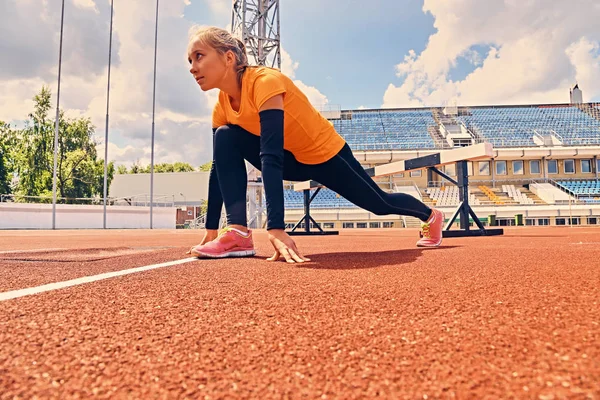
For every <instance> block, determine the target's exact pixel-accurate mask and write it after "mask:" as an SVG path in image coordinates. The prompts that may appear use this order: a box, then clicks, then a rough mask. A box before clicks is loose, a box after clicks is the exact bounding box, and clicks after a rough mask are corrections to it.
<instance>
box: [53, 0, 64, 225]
mask: <svg viewBox="0 0 600 400" xmlns="http://www.w3.org/2000/svg"><path fill="white" fill-rule="evenodd" d="M64 19H65V0H62V9H61V13H60V45H59V50H58V90H57V92H56V121H55V124H54V169H53V176H52V229H56V175H57V174H56V168H58V165H57V164H58V160H57V158H58V126H59V117H60V108H59V107H60V73H61V67H62V43H63V26H64Z"/></svg>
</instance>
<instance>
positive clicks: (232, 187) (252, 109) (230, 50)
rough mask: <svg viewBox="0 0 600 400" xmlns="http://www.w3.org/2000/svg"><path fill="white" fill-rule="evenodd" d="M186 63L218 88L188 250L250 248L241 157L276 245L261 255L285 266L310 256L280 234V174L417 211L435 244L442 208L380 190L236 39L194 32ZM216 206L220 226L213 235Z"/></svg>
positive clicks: (330, 130) (303, 103)
mask: <svg viewBox="0 0 600 400" xmlns="http://www.w3.org/2000/svg"><path fill="white" fill-rule="evenodd" d="M188 60H189V62H190V64H191V68H190V72H191V73H192V75H193V76H194V79H195V80H196V82H197V83H198V85H200V88H201V89H202V90H203V91H207V90H210V89H219V90H220V92H219V100H218V102H217V104H216V106H215V108H214V110H213V115H212V126H213V164H212V169H211V171H210V179H209V189H208V210H207V215H206V232H205V235H204V239H203V240H202V242H201V243H200V244H199V245H197V246H195V247H193V248H192V249H191V250H190V252H191V254H193V255H195V256H197V257H203V258H204V257H210V258H222V257H243V256H252V255H254V254H255V250H254V243H253V241H252V232H251V231H250V230H249V229H248V227H247V220H246V189H247V173H246V165H245V163H244V160H247V161H248V162H249V163H250V164H252V165H253V166H254V167H255V168H257V169H258V170H260V171H261V172H262V180H263V184H264V190H265V197H266V202H267V231H268V234H269V240H270V242H271V244H272V245H273V247H274V248H275V254H274V255H273V256H272V257H271V258H269V259H268V260H269V261H275V260H278V259H279V258H280V257H281V256H283V257H284V258H285V260H286V261H287V262H290V263H294V262H304V261H310V260H309V259H308V258H306V257H304V256H303V255H302V254H301V253H300V251H299V250H298V247H297V246H296V244H295V243H294V241H293V240H292V238H291V237H290V236H289V235H288V234H287V233H286V232H285V230H284V229H285V225H284V200H283V180H289V181H306V180H310V179H313V180H315V181H317V182H319V183H320V184H322V185H324V186H326V187H327V188H329V189H332V190H334V191H335V192H337V193H339V194H340V195H341V196H343V197H345V198H346V199H348V200H349V201H351V202H352V203H354V204H356V205H357V206H359V207H361V208H363V209H365V210H367V211H370V212H372V213H374V214H376V215H388V214H398V215H410V216H413V217H417V218H419V219H420V220H421V221H423V224H422V229H423V235H422V238H421V239H420V240H419V241H418V242H417V246H423V247H435V246H439V245H440V243H441V242H442V224H443V221H444V216H443V214H442V212H441V211H439V210H435V209H431V208H429V207H427V206H426V205H425V204H423V203H422V202H421V201H419V200H417V199H416V198H414V197H412V196H410V195H407V194H403V193H386V192H384V191H383V190H381V188H379V186H377V184H376V183H375V182H374V181H373V180H372V179H371V177H369V176H368V175H367V173H366V172H365V170H364V169H363V167H362V166H361V165H360V163H359V162H358V161H357V160H356V159H355V158H354V156H353V154H352V151H351V149H350V147H348V145H347V144H346V143H345V141H344V139H343V138H342V137H341V136H340V135H339V134H338V133H337V132H336V131H335V129H334V127H333V125H332V124H331V123H330V122H329V121H328V120H327V119H325V118H324V117H323V116H322V115H321V114H320V113H319V112H318V111H317V110H316V109H315V108H313V107H312V105H311V104H310V103H309V101H308V99H307V97H306V96H305V95H304V94H303V93H302V92H301V91H300V90H299V89H298V88H297V87H296V86H295V85H294V83H293V82H292V80H291V79H289V78H288V77H287V76H285V75H283V74H282V73H281V72H279V71H278V70H276V69H273V68H267V67H250V66H248V59H247V56H246V49H245V46H244V44H243V43H242V42H241V41H240V40H238V39H236V38H234V37H233V36H231V34H229V32H227V31H225V30H223V29H219V28H214V27H209V28H200V29H197V30H195V31H193V33H192V35H191V36H190V43H189V46H188ZM223 203H225V211H226V213H227V228H225V229H224V230H222V231H221V233H219V230H218V228H219V220H220V216H221V207H222V205H223Z"/></svg>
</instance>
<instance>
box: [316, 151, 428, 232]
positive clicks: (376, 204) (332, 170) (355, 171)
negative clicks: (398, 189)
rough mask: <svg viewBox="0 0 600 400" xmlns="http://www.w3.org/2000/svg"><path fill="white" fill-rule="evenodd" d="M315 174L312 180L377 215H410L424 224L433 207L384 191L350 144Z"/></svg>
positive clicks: (317, 166) (406, 196)
mask: <svg viewBox="0 0 600 400" xmlns="http://www.w3.org/2000/svg"><path fill="white" fill-rule="evenodd" d="M313 171H314V172H313V174H312V176H311V178H312V179H314V180H316V181H317V182H319V183H321V184H323V185H325V186H326V187H328V188H330V189H332V190H334V191H335V192H337V193H338V194H340V195H342V196H344V197H345V198H346V199H347V200H349V201H351V202H352V203H354V204H356V205H357V206H359V207H361V208H363V209H365V210H367V211H370V212H372V213H374V214H377V215H389V214H400V215H409V216H412V217H416V218H419V219H420V220H421V221H423V222H425V221H427V220H428V219H429V217H430V216H431V208H429V207H428V206H427V205H425V204H423V203H422V202H421V201H420V200H418V199H416V198H414V197H413V196H410V195H408V194H404V193H386V192H384V191H383V190H382V189H381V188H380V187H379V186H378V185H377V183H375V181H373V179H372V178H371V177H370V176H369V175H368V174H367V173H366V172H365V170H364V168H363V167H362V166H361V165H360V163H359V162H358V161H357V160H356V158H354V155H353V154H352V150H350V147H348V145H346V146H344V148H343V149H342V150H341V151H340V152H339V153H338V154H337V155H336V156H335V157H333V158H332V159H330V160H329V161H327V162H325V163H323V164H319V165H316V166H315V168H314V169H313Z"/></svg>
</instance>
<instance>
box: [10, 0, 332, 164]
mask: <svg viewBox="0 0 600 400" xmlns="http://www.w3.org/2000/svg"><path fill="white" fill-rule="evenodd" d="M206 2H207V4H208V5H209V6H210V8H211V10H212V11H213V12H225V10H226V11H227V13H229V12H230V11H229V10H230V9H229V8H230V7H231V1H230V0H220V1H219V0H206ZM189 4H190V1H188V0H172V1H169V2H166V1H165V2H161V3H160V10H159V36H158V59H157V84H156V115H155V161H156V162H157V163H159V162H176V161H184V162H189V163H191V164H192V165H195V166H197V165H200V164H201V163H204V162H205V161H206V160H208V159H209V158H210V153H211V151H212V146H211V134H212V132H211V114H212V109H213V106H214V104H215V102H216V101H217V94H218V92H217V91H216V90H213V91H209V92H202V91H201V90H200V89H199V88H198V86H197V85H196V84H195V83H194V81H193V79H192V78H191V76H190V74H189V70H188V68H189V66H188V65H187V61H186V58H185V51H186V48H187V37H188V30H189V27H190V26H191V25H192V22H191V21H188V20H186V19H185V17H184V15H185V12H184V11H185V7H186V6H187V5H189ZM2 7H3V8H4V9H5V11H6V12H5V13H2V14H1V15H0V51H3V52H5V53H6V54H8V53H10V54H11V57H10V59H9V62H8V63H6V64H4V65H3V68H2V70H1V71H0V120H6V121H19V120H24V119H26V118H27V114H28V113H29V112H31V111H32V109H33V101H32V98H33V97H34V96H35V94H37V93H38V92H39V90H40V89H41V87H42V85H47V86H48V87H49V88H50V90H51V91H52V93H53V96H56V88H57V73H58V68H57V63H58V44H59V32H60V29H59V28H60V2H50V1H43V2H41V4H40V2H39V1H21V0H8V1H7V2H5V3H3V6H2ZM155 11H156V10H155V8H154V7H149V6H148V4H147V1H146V0H128V1H123V2H115V8H114V20H113V29H114V31H113V48H112V65H111V88H110V109H109V113H110V126H109V159H110V160H114V161H116V162H117V164H126V165H131V164H132V163H133V162H135V161H136V160H139V161H140V162H142V163H145V164H147V163H149V162H150V143H151V131H152V85H153V62H154V21H155ZM109 23H110V1H107V0H100V1H94V0H67V4H66V5H65V30H64V43H63V63H62V76H61V97H60V106H61V108H62V109H64V110H65V111H66V113H67V116H69V117H77V116H86V117H90V118H91V120H92V122H93V124H94V125H95V127H96V136H97V140H98V142H100V143H101V144H100V145H99V147H98V153H99V154H100V156H101V157H103V155H104V144H103V141H104V133H105V129H106V127H105V119H106V100H107V99H106V89H107V72H108V71H107V61H108V39H109ZM24 32H26V33H27V35H24ZM3 38H4V39H3ZM8 38H10V39H8ZM282 55H283V57H282V61H283V65H282V69H283V70H284V73H286V74H287V75H289V76H291V78H292V79H294V78H295V73H296V70H297V69H298V66H299V63H298V62H296V61H293V60H292V58H291V56H290V55H289V54H288V53H287V52H285V50H283V51H282ZM32 60H35V62H32ZM295 83H296V84H297V85H298V86H299V87H300V89H301V90H303V91H304V92H305V94H306V95H307V96H308V98H309V99H310V100H311V102H313V104H326V103H327V97H326V96H325V95H324V94H322V93H321V92H320V91H319V90H318V89H317V88H315V87H312V86H309V85H306V84H305V83H303V82H302V81H300V80H295ZM53 100H54V101H55V100H56V98H55V97H54V98H53ZM53 109H54V106H53ZM52 115H53V114H52Z"/></svg>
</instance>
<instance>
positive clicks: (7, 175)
mask: <svg viewBox="0 0 600 400" xmlns="http://www.w3.org/2000/svg"><path fill="white" fill-rule="evenodd" d="M13 135H14V133H13V131H12V130H11V129H10V126H9V125H8V124H6V123H4V122H2V121H0V194H9V193H10V192H11V187H10V182H11V177H12V174H11V172H12V157H11V156H12V152H11V148H12V147H13V146H14V139H13Z"/></svg>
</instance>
